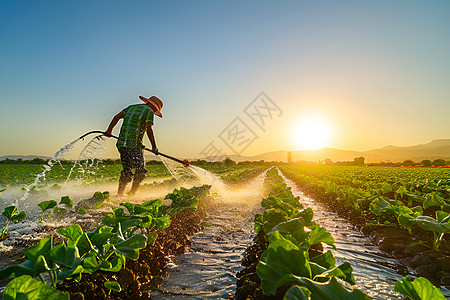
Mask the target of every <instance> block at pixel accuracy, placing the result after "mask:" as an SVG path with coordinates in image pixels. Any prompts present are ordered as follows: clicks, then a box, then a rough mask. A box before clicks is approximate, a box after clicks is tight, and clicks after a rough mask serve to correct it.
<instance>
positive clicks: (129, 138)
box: [105, 96, 163, 196]
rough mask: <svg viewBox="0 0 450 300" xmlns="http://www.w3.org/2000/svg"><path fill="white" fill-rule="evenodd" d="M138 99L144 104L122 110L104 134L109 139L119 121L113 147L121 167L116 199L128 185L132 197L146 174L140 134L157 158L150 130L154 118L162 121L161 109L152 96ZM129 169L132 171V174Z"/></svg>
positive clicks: (161, 104) (159, 101)
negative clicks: (148, 143)
mask: <svg viewBox="0 0 450 300" xmlns="http://www.w3.org/2000/svg"><path fill="white" fill-rule="evenodd" d="M139 98H140V99H141V100H142V101H144V102H145V104H133V105H130V106H128V107H127V108H125V109H124V110H122V111H121V112H120V113H118V114H117V115H115V116H114V118H113V119H112V120H111V123H110V124H109V126H108V129H107V130H106V131H105V135H106V136H111V134H112V130H113V128H114V126H116V124H117V122H118V121H119V120H120V119H122V118H123V123H122V127H121V128H120V134H119V139H118V140H117V144H116V146H117V149H118V150H119V153H120V161H121V162H122V166H123V170H122V172H121V173H120V179H119V188H118V190H117V194H118V195H119V196H122V195H123V193H124V191H125V187H126V186H127V184H128V183H129V182H131V181H133V184H132V186H131V191H130V194H134V193H136V191H137V189H138V188H139V185H140V183H141V182H142V180H144V178H145V173H147V169H146V168H145V163H144V154H143V148H145V146H144V145H143V144H142V138H143V137H144V132H147V136H148V139H149V140H150V143H151V144H152V151H153V153H155V154H156V155H158V148H156V142H155V137H154V135H153V129H152V126H153V123H154V122H153V119H154V115H157V116H158V117H160V118H162V114H161V108H162V107H163V103H162V101H161V100H160V99H159V98H158V97H156V96H151V97H150V98H145V97H142V96H139ZM133 169H136V171H135V173H134V174H133Z"/></svg>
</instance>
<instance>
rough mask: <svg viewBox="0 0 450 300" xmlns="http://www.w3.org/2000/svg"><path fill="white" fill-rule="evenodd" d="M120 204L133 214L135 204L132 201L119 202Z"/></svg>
mask: <svg viewBox="0 0 450 300" xmlns="http://www.w3.org/2000/svg"><path fill="white" fill-rule="evenodd" d="M120 205H121V206H123V207H125V208H126V209H127V210H128V212H129V213H130V215H134V208H135V206H136V205H134V204H133V203H130V202H124V203H120Z"/></svg>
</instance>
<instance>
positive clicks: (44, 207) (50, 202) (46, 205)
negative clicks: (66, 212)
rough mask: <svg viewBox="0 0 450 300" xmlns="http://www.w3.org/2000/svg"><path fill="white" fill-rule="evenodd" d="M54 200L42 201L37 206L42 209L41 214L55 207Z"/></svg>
mask: <svg viewBox="0 0 450 300" xmlns="http://www.w3.org/2000/svg"><path fill="white" fill-rule="evenodd" d="M57 204H58V203H56V201H55V200H48V201H42V202H41V203H39V204H38V206H39V207H40V208H41V209H42V212H45V211H46V210H47V209H50V208H53V207H55V206H56V205H57Z"/></svg>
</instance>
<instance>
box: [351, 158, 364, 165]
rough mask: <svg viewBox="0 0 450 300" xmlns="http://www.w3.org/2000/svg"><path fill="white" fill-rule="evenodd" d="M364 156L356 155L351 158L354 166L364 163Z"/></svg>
mask: <svg viewBox="0 0 450 300" xmlns="http://www.w3.org/2000/svg"><path fill="white" fill-rule="evenodd" d="M364 160H365V159H364V157H362V156H360V157H356V158H355V159H354V160H353V163H354V164H355V166H360V165H364Z"/></svg>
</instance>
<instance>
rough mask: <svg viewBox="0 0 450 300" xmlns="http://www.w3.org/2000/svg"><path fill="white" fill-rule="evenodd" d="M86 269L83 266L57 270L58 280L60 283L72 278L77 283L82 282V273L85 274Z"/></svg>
mask: <svg viewBox="0 0 450 300" xmlns="http://www.w3.org/2000/svg"><path fill="white" fill-rule="evenodd" d="M83 270H84V268H83V267H82V266H81V265H77V266H76V267H73V268H59V269H58V270H57V272H58V275H57V278H58V280H59V281H63V280H66V279H70V278H72V279H73V280H75V281H80V280H81V273H83Z"/></svg>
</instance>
